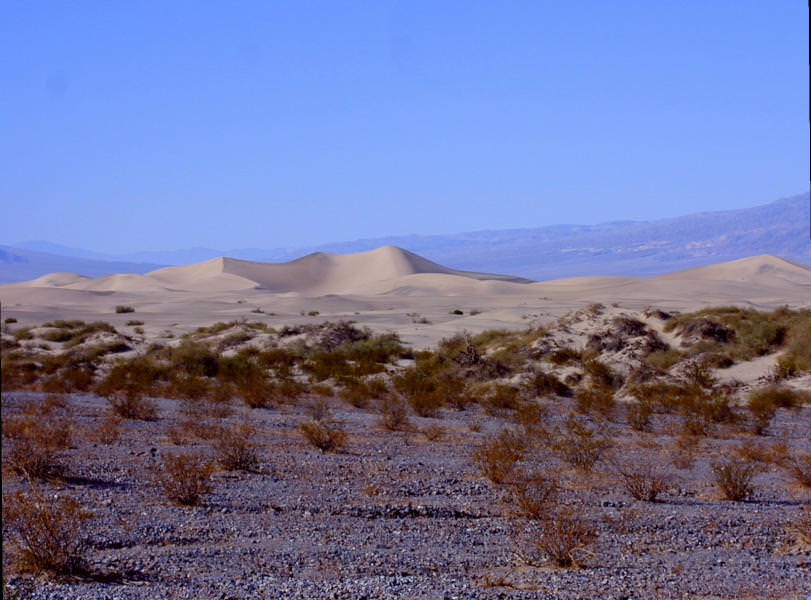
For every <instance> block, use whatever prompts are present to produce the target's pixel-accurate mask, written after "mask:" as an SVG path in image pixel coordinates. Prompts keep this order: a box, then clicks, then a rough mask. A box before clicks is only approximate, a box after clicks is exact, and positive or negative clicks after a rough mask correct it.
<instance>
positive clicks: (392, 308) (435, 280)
mask: <svg viewBox="0 0 811 600" xmlns="http://www.w3.org/2000/svg"><path fill="white" fill-rule="evenodd" d="M0 301H2V304H3V309H4V314H6V315H10V316H14V317H15V318H18V320H20V322H25V323H31V324H33V323H36V322H41V321H43V320H47V319H53V318H82V319H93V320H96V319H100V320H109V321H112V322H115V323H119V321H120V323H119V324H121V325H123V324H125V323H126V322H127V320H128V319H129V318H130V317H128V316H127V315H116V314H115V307H116V305H118V304H127V305H132V306H134V307H135V309H136V313H138V314H137V316H138V318H139V319H141V318H143V319H146V321H147V329H148V330H149V329H150V327H151V332H152V333H151V334H150V335H156V336H158V337H160V336H162V335H168V332H172V333H173V334H175V335H176V334H180V333H183V332H185V331H187V330H189V328H192V327H197V326H200V325H210V324H211V323H213V322H215V321H220V320H226V321H227V320H233V319H250V320H254V319H261V320H262V321H263V322H266V323H268V324H269V325H272V326H282V325H284V324H290V323H296V322H301V321H302V319H304V320H307V319H325V318H326V319H333V320H334V319H352V320H355V321H358V322H359V323H362V324H367V325H369V326H371V327H373V328H375V329H378V330H382V331H394V332H397V333H398V334H400V335H401V337H402V338H403V340H404V341H406V342H408V343H412V344H415V345H417V346H425V345H430V344H433V343H435V342H436V341H437V340H438V339H439V338H441V337H442V336H445V335H448V334H449V333H451V332H455V331H462V330H468V331H472V332H476V331H483V330H485V329H489V328H497V327H498V328H501V327H508V328H509V327H516V328H520V327H524V326H526V325H527V324H528V323H530V322H538V320H541V321H543V319H550V318H553V317H556V316H560V315H562V314H565V313H566V312H568V311H571V310H573V309H577V308H580V307H583V306H585V305H587V304H590V303H593V302H601V303H603V304H606V305H609V304H613V303H619V304H620V305H621V306H622V307H623V308H626V307H627V308H631V309H642V308H646V307H648V306H656V307H659V308H662V309H665V310H694V309H696V308H700V307H702V306H707V305H718V304H738V305H745V306H752V307H755V308H761V309H768V308H774V307H777V306H781V305H785V304H788V305H790V306H792V307H804V308H811V268H809V267H807V266H805V265H801V264H797V263H793V262H791V261H787V260H784V259H782V258H779V257H776V256H770V255H764V256H754V257H751V258H746V259H741V260H736V261H731V262H727V263H720V264H716V265H711V266H707V267H700V268H696V269H689V270H685V271H679V272H676V273H671V274H668V275H662V276H658V277H651V278H644V277H604V276H600V277H575V278H569V279H558V280H553V281H544V282H528V281H527V280H525V279H521V278H518V277H511V276H508V275H496V274H488V273H471V272H465V271H457V270H454V269H450V268H447V267H443V266H442V265H439V264H436V263H434V262H431V261H429V260H427V259H425V258H422V257H420V256H417V255H416V254H413V253H411V252H407V251H405V250H402V249H400V248H395V247H392V246H384V247H382V248H378V249H376V250H371V251H369V252H359V253H356V254H345V255H339V254H325V253H316V254H310V255H307V256H304V257H302V258H299V259H297V260H293V261H290V262H286V263H259V262H251V261H244V260H236V259H231V258H215V259H212V260H208V261H205V262H201V263H196V264H192V265H186V266H179V267H167V268H163V269H159V270H157V271H152V272H150V273H147V274H146V275H135V274H118V275H110V276H106V277H100V278H96V279H91V278H88V277H83V276H81V275H77V274H74V273H52V274H50V275H46V276H44V277H40V278H38V279H35V280H32V281H28V282H24V283H14V284H5V285H0ZM459 311H462V313H463V314H462V315H459ZM473 311H475V313H476V314H475V316H471V312H473ZM141 315H143V316H141Z"/></svg>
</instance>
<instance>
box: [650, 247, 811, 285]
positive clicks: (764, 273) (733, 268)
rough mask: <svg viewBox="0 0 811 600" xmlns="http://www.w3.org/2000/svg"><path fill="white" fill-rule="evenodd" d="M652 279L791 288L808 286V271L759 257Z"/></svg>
mask: <svg viewBox="0 0 811 600" xmlns="http://www.w3.org/2000/svg"><path fill="white" fill-rule="evenodd" d="M652 279H666V280H669V279H692V280H702V281H707V280H711V281H741V282H748V283H761V282H762V283H768V284H774V282H775V280H776V279H777V280H780V279H782V280H784V281H788V282H791V283H792V284H793V285H798V284H799V285H811V268H809V267H807V266H805V265H801V264H799V263H795V262H792V261H790V260H786V259H785V258H780V257H779V256H774V255H772V254H761V255H760V256H750V257H749V258H741V259H738V260H732V261H729V262H723V263H718V264H715V265H709V266H706V267H696V268H693V269H687V270H684V271H676V272H675V273H668V274H667V275H660V276H658V277H653V278H652Z"/></svg>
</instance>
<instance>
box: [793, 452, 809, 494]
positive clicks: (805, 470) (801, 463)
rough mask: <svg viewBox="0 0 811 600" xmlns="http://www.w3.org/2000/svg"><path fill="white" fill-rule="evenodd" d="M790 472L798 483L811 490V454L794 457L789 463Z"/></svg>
mask: <svg viewBox="0 0 811 600" xmlns="http://www.w3.org/2000/svg"><path fill="white" fill-rule="evenodd" d="M789 470H790V471H791V474H792V475H793V476H794V479H795V480H796V481H797V483H799V484H800V485H802V486H805V487H807V488H811V454H802V455H800V456H795V457H793V458H792V459H791V462H790V463H789Z"/></svg>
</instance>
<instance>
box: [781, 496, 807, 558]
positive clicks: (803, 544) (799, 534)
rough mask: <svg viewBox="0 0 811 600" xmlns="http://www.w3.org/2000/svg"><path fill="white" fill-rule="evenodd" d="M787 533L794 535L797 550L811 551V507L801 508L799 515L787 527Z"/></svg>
mask: <svg viewBox="0 0 811 600" xmlns="http://www.w3.org/2000/svg"><path fill="white" fill-rule="evenodd" d="M786 532H787V533H789V534H792V535H793V537H794V547H795V548H796V550H798V551H800V552H808V551H811V507H809V506H801V507H800V511H799V514H798V515H797V516H796V517H795V518H793V519H792V520H791V521H789V522H788V524H787V525H786Z"/></svg>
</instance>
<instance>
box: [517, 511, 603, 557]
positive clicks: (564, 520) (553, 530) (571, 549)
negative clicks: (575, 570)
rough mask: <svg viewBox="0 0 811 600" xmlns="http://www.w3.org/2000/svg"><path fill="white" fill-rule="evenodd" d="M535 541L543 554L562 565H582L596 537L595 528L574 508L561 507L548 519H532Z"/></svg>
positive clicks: (533, 540)
mask: <svg viewBox="0 0 811 600" xmlns="http://www.w3.org/2000/svg"><path fill="white" fill-rule="evenodd" d="M532 523H533V525H532V534H531V536H532V542H533V543H534V546H535V547H536V548H537V550H539V551H540V552H541V554H542V555H543V556H544V557H545V558H546V559H547V560H549V561H550V562H551V563H552V564H554V565H555V566H557V567H559V568H571V567H577V566H579V565H580V561H581V560H582V558H583V557H584V556H585V555H586V552H585V551H586V549H587V548H588V546H589V544H590V543H591V542H592V541H593V540H594V539H595V537H596V534H595V532H594V528H593V527H591V526H590V525H589V523H588V522H587V521H586V519H584V518H583V517H582V516H581V515H580V514H578V513H577V512H575V511H574V510H573V509H571V508H568V507H563V508H559V509H557V510H556V511H555V512H554V513H552V514H551V515H549V517H548V518H546V519H543V520H540V521H533V522H532Z"/></svg>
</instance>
